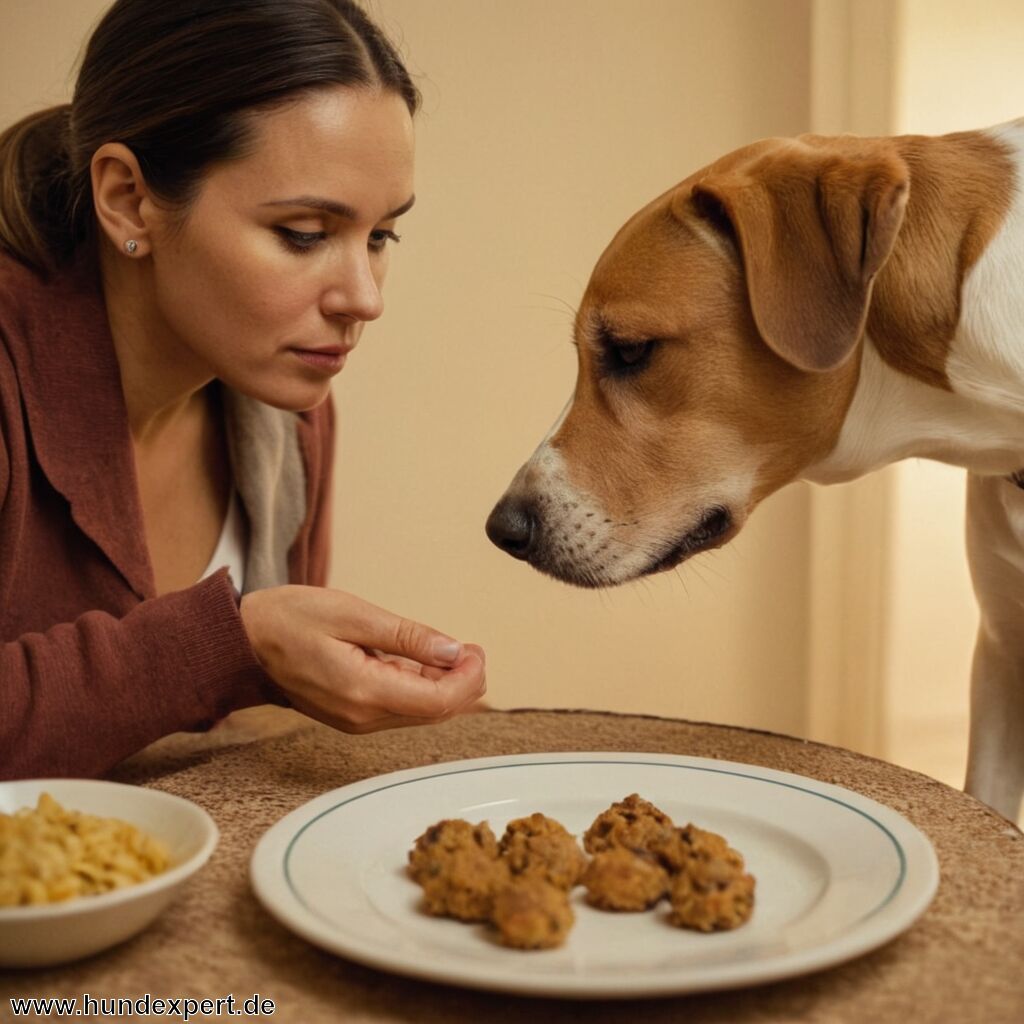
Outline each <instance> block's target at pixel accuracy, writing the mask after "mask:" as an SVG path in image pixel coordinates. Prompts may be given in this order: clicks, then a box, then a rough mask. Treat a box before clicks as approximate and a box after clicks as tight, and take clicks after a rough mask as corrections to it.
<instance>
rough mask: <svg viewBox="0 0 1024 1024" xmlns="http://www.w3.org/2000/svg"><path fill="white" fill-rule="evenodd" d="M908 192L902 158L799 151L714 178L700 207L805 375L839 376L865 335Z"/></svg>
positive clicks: (768, 324) (769, 335)
mask: <svg viewBox="0 0 1024 1024" xmlns="http://www.w3.org/2000/svg"><path fill="white" fill-rule="evenodd" d="M909 185H910V176H909V172H908V170H907V166H906V164H905V163H904V162H903V160H902V159H900V157H899V156H898V155H897V154H896V153H895V152H894V151H891V150H881V151H879V152H877V153H872V154H868V155H864V156H858V157H856V158H849V157H846V156H840V155H838V154H835V153H830V152H828V150H827V149H826V150H816V149H812V148H811V147H809V146H806V145H803V144H799V143H798V144H797V145H796V146H793V147H787V148H781V149H779V150H777V151H775V152H773V153H771V154H769V155H767V156H762V157H761V158H760V159H759V160H757V161H756V162H754V163H752V164H751V165H749V166H747V167H742V168H736V169H731V170H728V171H724V172H721V173H719V174H715V173H714V170H713V169H712V171H711V172H710V173H709V175H708V176H707V177H706V178H704V179H703V180H701V181H700V182H698V184H697V185H695V186H694V189H693V193H692V200H693V204H694V207H695V208H696V210H697V213H698V215H700V216H703V217H705V218H708V219H710V220H711V221H712V222H717V226H718V227H719V229H721V228H722V227H725V228H727V229H729V230H731V232H732V233H733V234H734V236H735V239H736V242H737V244H738V245H739V249H740V252H741V254H742V257H743V265H744V272H745V274H746V280H747V290H748V292H749V295H750V306H751V309H752V311H753V314H754V320H755V322H756V323H757V327H758V330H759V331H760V333H761V336H762V338H763V339H764V341H765V342H766V344H767V345H768V346H769V347H770V348H772V349H773V350H774V351H775V352H776V353H777V354H778V355H780V356H782V358H783V359H785V360H786V361H787V362H789V363H791V364H793V365H794V366H796V367H799V368H800V369H803V370H830V369H833V368H835V367H837V366H839V365H840V364H841V363H842V362H843V361H844V360H845V359H846V358H847V357H848V356H849V355H850V353H851V352H852V351H853V350H854V348H855V347H856V344H857V341H858V339H859V338H860V336H861V332H862V331H863V330H864V322H865V320H866V319H867V312H868V304H869V302H870V299H871V286H872V284H873V282H874V279H875V275H876V274H877V273H878V271H879V270H881V268H882V266H883V265H884V264H885V261H886V260H887V259H888V258H889V254H890V253H891V252H892V247H893V244H894V243H895V241H896V236H897V234H898V233H899V230H900V226H901V224H902V223H903V213H904V210H905V208H906V204H907V197H908V191H909Z"/></svg>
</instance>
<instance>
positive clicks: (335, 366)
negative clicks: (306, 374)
mask: <svg viewBox="0 0 1024 1024" xmlns="http://www.w3.org/2000/svg"><path fill="white" fill-rule="evenodd" d="M291 351H292V352H294V353H295V354H296V355H297V356H298V357H299V358H300V359H301V360H302V361H303V362H304V363H305V364H306V365H307V366H312V367H313V369H315V370H319V371H320V372H321V373H326V374H335V373H337V372H338V371H339V370H340V369H341V368H342V367H343V366H344V365H345V356H346V355H347V354H348V351H349V350H348V349H345V348H340V347H331V348H293V349H291Z"/></svg>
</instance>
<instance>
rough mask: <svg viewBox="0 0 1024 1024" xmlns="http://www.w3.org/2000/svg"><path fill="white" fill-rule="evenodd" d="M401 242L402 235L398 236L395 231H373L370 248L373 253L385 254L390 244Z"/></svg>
mask: <svg viewBox="0 0 1024 1024" xmlns="http://www.w3.org/2000/svg"><path fill="white" fill-rule="evenodd" d="M401 240H402V237H401V235H396V234H395V233H394V231H386V230H381V231H371V232H370V241H369V248H370V251H371V252H383V251H384V250H385V249H386V248H387V244H388V242H400V241H401Z"/></svg>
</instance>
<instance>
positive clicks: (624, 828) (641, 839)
mask: <svg viewBox="0 0 1024 1024" xmlns="http://www.w3.org/2000/svg"><path fill="white" fill-rule="evenodd" d="M674 830H675V826H674V825H673V824H672V819H671V818H670V817H669V816H668V815H667V814H666V813H665V812H664V811H662V810H659V808H657V807H655V806H654V804H652V803H650V802H649V801H647V800H644V799H642V798H641V797H640V796H639V795H638V794H636V793H631V794H630V795H629V796H627V797H626V798H625V799H624V800H620V801H619V802H618V803H614V804H612V805H611V807H609V808H608V810H606V811H603V812H602V813H601V814H599V815H598V816H597V817H596V818H595V819H594V823H593V824H592V825H591V826H590V828H588V829H587V831H586V832H585V833H584V835H583V847H584V849H585V850H586V851H587V853H600V852H601V851H602V850H608V849H611V848H612V847H614V846H621V847H623V848H624V849H627V850H632V851H633V852H634V853H647V854H652V855H656V852H657V850H658V849H659V848H660V847H661V846H663V845H664V844H665V843H667V842H669V841H670V840H671V838H672V834H673V832H674Z"/></svg>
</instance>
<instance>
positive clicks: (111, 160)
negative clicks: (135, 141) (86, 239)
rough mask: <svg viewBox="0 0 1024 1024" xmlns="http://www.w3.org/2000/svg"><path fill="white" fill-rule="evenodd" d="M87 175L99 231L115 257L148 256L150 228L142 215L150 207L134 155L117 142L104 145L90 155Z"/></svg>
mask: <svg viewBox="0 0 1024 1024" xmlns="http://www.w3.org/2000/svg"><path fill="white" fill-rule="evenodd" d="M90 172H91V175H92V196H93V205H94V207H95V210H96V219H97V220H98V221H99V224H100V229H101V230H102V231H103V233H104V234H105V235H106V237H107V238H108V239H109V240H110V242H111V243H112V245H113V246H114V248H115V249H116V250H117V251H118V252H119V253H121V254H127V255H129V256H133V257H136V258H138V257H139V256H145V255H148V253H149V252H150V250H151V245H152V239H151V229H152V225H151V224H149V223H147V216H146V214H147V208H148V209H151V205H150V204H149V203H148V202H147V200H148V193H147V191H146V180H145V178H144V177H143V175H142V169H141V168H140V167H139V162H138V160H136V159H135V154H134V153H133V152H132V151H131V150H130V149H129V148H128V147H127V146H125V145H123V144H122V143H120V142H105V143H104V144H103V145H102V146H100V148H99V149H97V150H96V152H95V153H94V154H93V158H92V165H91V167H90ZM131 242H134V243H135V244H134V245H131V244H129V243H131Z"/></svg>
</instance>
